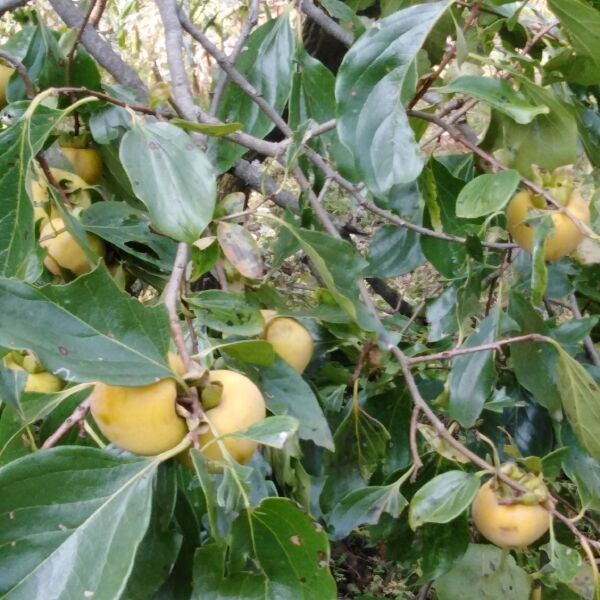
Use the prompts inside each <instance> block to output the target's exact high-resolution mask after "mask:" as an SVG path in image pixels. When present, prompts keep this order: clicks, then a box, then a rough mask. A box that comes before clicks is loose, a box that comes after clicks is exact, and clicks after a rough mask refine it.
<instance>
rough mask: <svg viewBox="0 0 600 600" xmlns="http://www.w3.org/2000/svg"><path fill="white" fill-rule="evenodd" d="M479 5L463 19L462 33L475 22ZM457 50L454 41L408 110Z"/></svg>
mask: <svg viewBox="0 0 600 600" xmlns="http://www.w3.org/2000/svg"><path fill="white" fill-rule="evenodd" d="M479 4H480V2H479V0H476V2H474V3H473V5H472V6H471V10H470V11H469V14H468V16H467V18H466V19H465V23H464V25H463V28H462V30H463V33H464V32H465V31H467V29H469V27H471V25H472V24H473V23H474V22H475V19H476V17H477V13H478V12H479ZM457 48H458V42H457V41H455V42H454V43H453V44H452V46H451V47H450V50H448V52H446V54H445V55H444V56H443V57H442V60H441V61H440V64H439V65H438V67H437V69H436V70H435V71H434V72H433V73H431V75H429V76H428V77H427V78H426V79H425V81H423V83H422V84H421V86H420V87H419V89H418V90H417V92H416V94H415V95H414V96H413V98H412V100H411V101H410V102H409V103H408V108H413V107H414V106H415V105H416V104H417V102H418V101H419V100H420V99H421V98H422V97H423V96H424V95H425V94H426V93H427V90H428V89H429V88H430V87H431V86H432V85H433V84H434V82H435V81H436V80H437V79H438V77H439V76H440V75H441V74H442V71H443V70H444V69H445V68H446V67H447V66H448V63H449V62H450V61H451V60H452V59H453V58H454V57H455V56H456V50H457Z"/></svg>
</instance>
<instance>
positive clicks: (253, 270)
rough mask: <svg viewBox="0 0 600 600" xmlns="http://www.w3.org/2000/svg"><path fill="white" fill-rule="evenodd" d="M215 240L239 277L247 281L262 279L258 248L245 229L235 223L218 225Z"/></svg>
mask: <svg viewBox="0 0 600 600" xmlns="http://www.w3.org/2000/svg"><path fill="white" fill-rule="evenodd" d="M217 239H218V240H219V245H220V246H221V250H222V251H223V254H224V255H225V258H227V260H228V261H229V262H230V263H231V264H232V265H233V266H234V267H235V268H236V269H237V271H238V272H239V273H240V274H241V275H243V276H244V277H248V278H249V279H259V278H260V277H262V274H263V262H262V256H261V254H260V248H259V247H258V245H257V243H256V240H255V239H254V238H253V237H252V234H251V233H250V232H249V231H248V230H247V229H245V228H244V227H242V226H241V225H238V224H237V223H219V225H218V227H217Z"/></svg>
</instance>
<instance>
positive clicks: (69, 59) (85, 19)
mask: <svg viewBox="0 0 600 600" xmlns="http://www.w3.org/2000/svg"><path fill="white" fill-rule="evenodd" d="M95 6H96V0H90V4H89V6H88V9H87V11H86V13H85V15H84V17H83V21H82V22H81V25H80V26H79V29H78V31H77V36H76V37H75V41H74V42H73V45H72V46H71V49H70V50H69V54H68V55H67V85H68V86H72V85H73V61H74V60H75V52H76V51H77V46H79V42H80V41H81V36H82V35H83V30H84V29H85V28H86V26H87V24H88V22H89V20H90V17H91V16H92V11H93V10H94V7H95ZM74 102H75V95H74V94H73V95H72V97H71V103H74ZM73 117H74V119H75V135H79V114H78V113H77V112H75V113H74V115H73Z"/></svg>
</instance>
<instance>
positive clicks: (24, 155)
mask: <svg viewBox="0 0 600 600" xmlns="http://www.w3.org/2000/svg"><path fill="white" fill-rule="evenodd" d="M63 114H64V113H63V112H61V111H57V110H52V109H50V108H46V107H43V106H42V107H39V108H38V109H37V111H36V112H35V113H34V115H33V116H32V117H31V119H28V118H24V117H21V118H20V119H19V120H18V121H17V122H16V123H15V124H13V125H12V126H11V127H9V128H7V129H5V130H4V131H0V190H2V193H1V194H0V212H1V214H2V217H1V218H0V275H4V276H7V277H10V276H23V275H24V274H25V273H26V269H27V259H28V258H29V255H30V254H31V252H33V249H34V246H35V234H34V225H33V205H32V203H31V200H30V199H29V196H28V194H27V190H26V188H25V184H26V178H27V172H28V169H29V164H30V162H31V161H32V159H33V158H34V157H35V155H36V154H37V153H38V152H39V151H40V150H41V149H42V147H43V145H44V142H45V141H46V139H47V138H48V136H49V135H50V133H51V132H52V130H53V129H54V127H55V126H56V124H57V123H58V121H59V120H60V119H61V118H62V116H63Z"/></svg>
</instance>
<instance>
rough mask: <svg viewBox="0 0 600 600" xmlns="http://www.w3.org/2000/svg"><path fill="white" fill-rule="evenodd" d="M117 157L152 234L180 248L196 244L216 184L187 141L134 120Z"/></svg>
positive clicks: (174, 131) (163, 127)
mask: <svg viewBox="0 0 600 600" xmlns="http://www.w3.org/2000/svg"><path fill="white" fill-rule="evenodd" d="M119 156H120V159H121V162H122V163H123V166H124V167H125V171H126V172H127V176H128V177H129V179H130V181H131V185H132V187H133V190H134V192H135V194H136V196H137V197H138V198H139V199H140V200H142V202H143V203H144V204H145V205H146V206H147V207H148V211H149V212H150V219H151V221H152V223H153V225H154V226H155V227H156V229H158V230H159V231H161V232H162V233H164V234H165V235H168V236H170V237H172V238H174V239H175V240H178V241H181V242H189V243H192V242H194V241H195V240H196V239H198V238H199V237H200V235H201V234H202V232H203V231H204V229H205V228H206V226H207V225H208V224H209V223H210V221H211V220H212V215H213V211H214V207H215V196H216V179H215V174H214V172H213V168H212V165H211V164H210V162H209V160H208V159H207V158H206V156H205V154H204V152H202V150H200V148H198V147H196V146H195V144H194V142H193V141H192V139H191V138H190V137H189V136H188V135H187V134H186V133H184V132H183V131H182V130H181V129H179V128H178V127H175V125H171V124H169V123H165V122H153V123H146V122H143V121H141V120H138V121H136V122H135V124H134V125H133V127H132V128H131V130H130V131H128V132H127V133H126V134H125V135H124V136H123V139H122V140H121V147H120V149H119Z"/></svg>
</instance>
